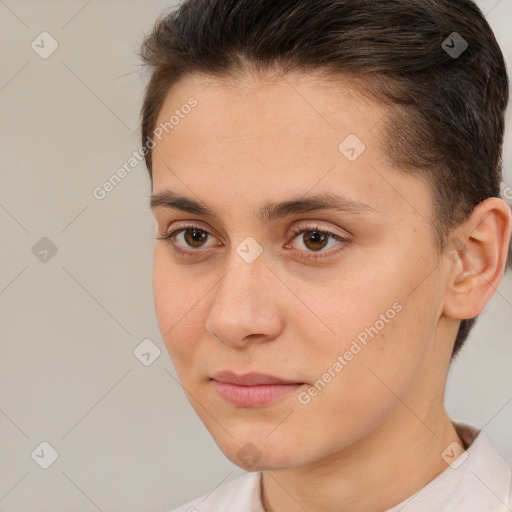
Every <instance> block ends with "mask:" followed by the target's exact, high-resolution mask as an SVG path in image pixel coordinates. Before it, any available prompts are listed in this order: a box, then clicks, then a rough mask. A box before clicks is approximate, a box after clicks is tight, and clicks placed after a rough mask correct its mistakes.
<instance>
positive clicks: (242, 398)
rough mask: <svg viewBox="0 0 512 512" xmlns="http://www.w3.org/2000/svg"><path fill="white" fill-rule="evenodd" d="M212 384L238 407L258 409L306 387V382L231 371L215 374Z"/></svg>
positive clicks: (222, 396) (224, 397)
mask: <svg viewBox="0 0 512 512" xmlns="http://www.w3.org/2000/svg"><path fill="white" fill-rule="evenodd" d="M211 381H212V384H213V386H214V387H215V389H216V391H217V393H218V394H219V395H220V397H221V398H223V399H224V400H226V401H228V402H230V403H231V404H232V405H234V406H236V407H258V406H263V405H266V404H268V403H270V402H272V401H274V400H277V399H278V398H283V397H285V396H286V395H289V394H290V393H292V392H294V391H297V390H298V388H300V387H301V386H304V385H305V384H304V382H297V381H291V380H287V379H282V378H280V377H276V376H274V375H268V374H262V373H248V374H245V375H237V374H235V373H233V372H231V371H221V372H218V373H215V374H214V375H213V376H212V378H211Z"/></svg>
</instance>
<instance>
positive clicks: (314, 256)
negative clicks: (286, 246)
mask: <svg viewBox="0 0 512 512" xmlns="http://www.w3.org/2000/svg"><path fill="white" fill-rule="evenodd" d="M189 229H195V230H197V231H202V232H203V233H207V234H208V235H211V234H210V233H208V231H206V230H205V229H202V228H200V227H198V226H195V225H193V224H188V225H185V226H181V227H179V228H177V229H175V230H174V231H171V232H170V233H166V234H164V233H159V234H158V236H156V237H155V240H164V241H165V242H166V243H167V244H168V245H170V246H171V248H172V250H173V251H174V252H175V253H176V254H179V255H180V256H185V257H190V258H192V257H194V256H197V253H198V251H199V249H191V250H187V249H183V248H181V247H180V246H179V245H177V244H176V242H175V239H176V236H178V235H179V234H180V233H181V232H183V231H187V230H189ZM291 231H292V232H293V233H294V235H293V237H292V241H293V240H295V239H296V238H297V237H298V236H299V235H301V234H302V233H307V232H308V231H314V232H316V233H320V234H322V235H327V236H328V237H329V238H331V239H333V240H336V241H338V242H342V243H343V244H344V247H342V248H341V249H339V250H337V251H335V252H334V253H333V252H332V251H330V252H327V254H323V252H324V251H321V252H317V253H315V252H313V251H302V250H300V249H297V252H299V253H304V252H306V254H308V256H306V255H305V254H302V255H299V257H300V258H303V259H305V260H319V259H321V258H328V257H330V256H334V255H336V254H338V253H339V252H341V251H343V250H344V249H345V246H346V244H348V243H349V240H347V239H346V238H344V237H342V236H340V235H337V234H336V233H332V232H331V231H328V230H325V229H320V227H319V226H304V225H299V226H296V227H294V228H292V229H291Z"/></svg>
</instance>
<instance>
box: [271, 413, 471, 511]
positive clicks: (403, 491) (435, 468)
mask: <svg viewBox="0 0 512 512" xmlns="http://www.w3.org/2000/svg"><path fill="white" fill-rule="evenodd" d="M421 417H422V418H424V417H426V418H428V422H423V421H422V420H421V419H419V417H418V416H416V415H414V414H412V413H411V411H410V410H409V409H407V408H406V407H399V410H398V411H397V412H396V414H395V415H394V416H393V417H392V418H391V419H390V420H388V421H387V422H386V423H385V424H383V425H381V427H379V428H378V429H376V430H374V431H373V432H372V433H371V434H370V435H369V436H367V437H365V438H364V439H362V440H360V441H359V442H358V443H356V444H355V445H352V446H350V447H348V448H346V449H343V450H341V451H340V452H337V453H335V454H333V455H330V456H329V457H328V458H327V459H324V460H321V461H316V462H314V463H313V464H309V465H308V466H303V467H298V468H290V469H283V470H269V471H264V472H263V477H262V503H263V506H264V508H265V510H266V511H267V512H277V511H283V510H286V511H287V512H304V510H314V511H315V512H328V511H332V510H338V511H340V512H363V511H364V512H368V511H382V510H388V509H390V508H392V507H394V506H395V505H398V504H399V503H401V502H402V501H404V500H405V499H407V498H408V497H409V496H412V495H413V494H414V493H415V492H417V491H419V490H420V489H421V488H423V487H424V486H425V485H427V484H428V483H429V482H430V481H431V480H433V479H434V478H435V477H436V476H438V475H439V474H441V473H442V472H443V471H444V470H445V469H447V467H448V465H447V463H446V462H445V461H444V460H443V459H442V458H441V454H442V452H443V451H444V449H445V448H446V447H447V446H448V445H449V444H450V443H452V442H454V441H455V442H458V443H459V444H461V445H463V443H462V441H461V440H460V439H459V437H458V435H457V433H456V431H455V428H454V427H453V424H452V422H451V420H450V419H449V417H448V416H447V415H446V413H445V411H444V409H442V410H441V411H438V413H437V414H435V415H434V416H432V415H430V416H423V415H421Z"/></svg>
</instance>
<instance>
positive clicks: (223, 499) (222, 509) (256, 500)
mask: <svg viewBox="0 0 512 512" xmlns="http://www.w3.org/2000/svg"><path fill="white" fill-rule="evenodd" d="M260 475H261V473H259V472H252V473H247V474H245V475H242V476H240V477H238V478H235V480H232V481H231V482H228V483H227V484H224V485H222V486H220V487H217V489H215V490H214V491H213V492H209V493H207V494H204V495H202V496H200V497H199V498H196V499H195V500H192V501H189V502H187V503H185V504H183V505H181V506H180V507H178V508H175V509H173V510H170V511H169V512H240V511H241V510H243V511H244V512H263V508H262V507H261V501H260Z"/></svg>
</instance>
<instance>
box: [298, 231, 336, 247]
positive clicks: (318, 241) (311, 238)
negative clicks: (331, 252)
mask: <svg viewBox="0 0 512 512" xmlns="http://www.w3.org/2000/svg"><path fill="white" fill-rule="evenodd" d="M302 240H303V242H304V245H305V246H306V247H307V248H308V249H310V250H312V251H319V250H321V249H323V248H324V247H325V246H326V245H327V244H328V243H329V235H328V234H326V233H322V232H320V231H305V232H304V235H303V236H302Z"/></svg>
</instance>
